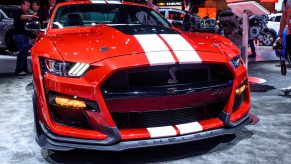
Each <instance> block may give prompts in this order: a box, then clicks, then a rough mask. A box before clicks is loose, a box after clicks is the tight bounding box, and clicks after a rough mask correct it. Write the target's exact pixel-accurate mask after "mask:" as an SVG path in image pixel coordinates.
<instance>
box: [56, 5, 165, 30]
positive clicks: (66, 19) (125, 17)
mask: <svg viewBox="0 0 291 164" xmlns="http://www.w3.org/2000/svg"><path fill="white" fill-rule="evenodd" d="M97 24H111V25H124V24H129V25H152V26H165V27H169V26H170V24H169V23H168V22H167V21H166V20H165V19H164V18H162V17H161V16H160V15H159V14H158V13H157V12H155V11H154V10H151V9H149V8H147V7H143V6H136V5H124V4H76V5H66V6H61V7H60V8H58V11H57V13H56V16H55V18H54V21H53V26H52V28H65V27H72V26H94V25H97Z"/></svg>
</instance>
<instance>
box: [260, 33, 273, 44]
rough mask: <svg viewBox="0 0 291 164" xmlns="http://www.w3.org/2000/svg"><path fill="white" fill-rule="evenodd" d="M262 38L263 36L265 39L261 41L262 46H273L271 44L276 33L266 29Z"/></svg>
mask: <svg viewBox="0 0 291 164" xmlns="http://www.w3.org/2000/svg"><path fill="white" fill-rule="evenodd" d="M264 38H265V40H262V41H261V42H262V43H263V45H264V46H273V44H274V43H275V41H276V33H274V32H272V31H270V30H268V31H266V32H265V36H264Z"/></svg>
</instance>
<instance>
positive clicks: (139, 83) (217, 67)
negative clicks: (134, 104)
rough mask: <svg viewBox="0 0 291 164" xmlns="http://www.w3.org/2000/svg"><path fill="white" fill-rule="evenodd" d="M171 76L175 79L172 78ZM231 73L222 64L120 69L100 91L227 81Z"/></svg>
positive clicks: (230, 78)
mask: <svg viewBox="0 0 291 164" xmlns="http://www.w3.org/2000/svg"><path fill="white" fill-rule="evenodd" d="M173 76H174V77H175V78H176V80H174V79H173ZM229 80H232V74H231V72H230V71H229V70H228V69H227V67H225V66H224V65H222V64H184V65H182V64H180V65H164V66H150V67H141V68H134V69H127V70H122V71H118V72H116V73H114V74H113V75H112V76H110V77H109V78H108V79H107V80H106V81H105V82H104V84H103V85H102V86H101V90H102V91H111V90H119V89H133V88H145V87H147V88H149V87H157V86H159V87H160V86H173V85H185V84H199V83H200V84H201V83H203V84H207V83H211V82H228V81H229Z"/></svg>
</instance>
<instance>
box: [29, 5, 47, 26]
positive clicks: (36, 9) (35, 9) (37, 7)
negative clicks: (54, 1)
mask: <svg viewBox="0 0 291 164" xmlns="http://www.w3.org/2000/svg"><path fill="white" fill-rule="evenodd" d="M31 5H32V7H31V8H32V11H33V13H36V15H37V16H38V19H39V21H40V23H41V25H42V24H43V21H44V18H43V14H42V12H41V10H40V3H39V1H32V3H31Z"/></svg>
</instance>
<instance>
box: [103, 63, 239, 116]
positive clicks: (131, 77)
mask: <svg viewBox="0 0 291 164" xmlns="http://www.w3.org/2000/svg"><path fill="white" fill-rule="evenodd" d="M232 79H233V77H232V74H231V72H230V71H229V70H228V69H227V67H226V66H224V65H222V64H184V65H164V66H151V67H142V68H132V69H127V70H121V71H119V72H116V73H114V74H113V75H112V76H110V77H109V78H108V79H107V80H106V81H105V82H104V83H103V84H102V85H101V92H102V95H103V98H104V99H105V103H106V105H107V108H108V109H109V111H110V112H120V113H122V112H123V113H125V112H145V111H147V112H148V111H159V110H163V111H165V110H174V109H183V108H188V107H190V108H192V107H197V106H200V105H203V104H209V103H212V102H216V101H218V100H221V99H227V98H228V97H229V96H230V93H231V88H232Z"/></svg>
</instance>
